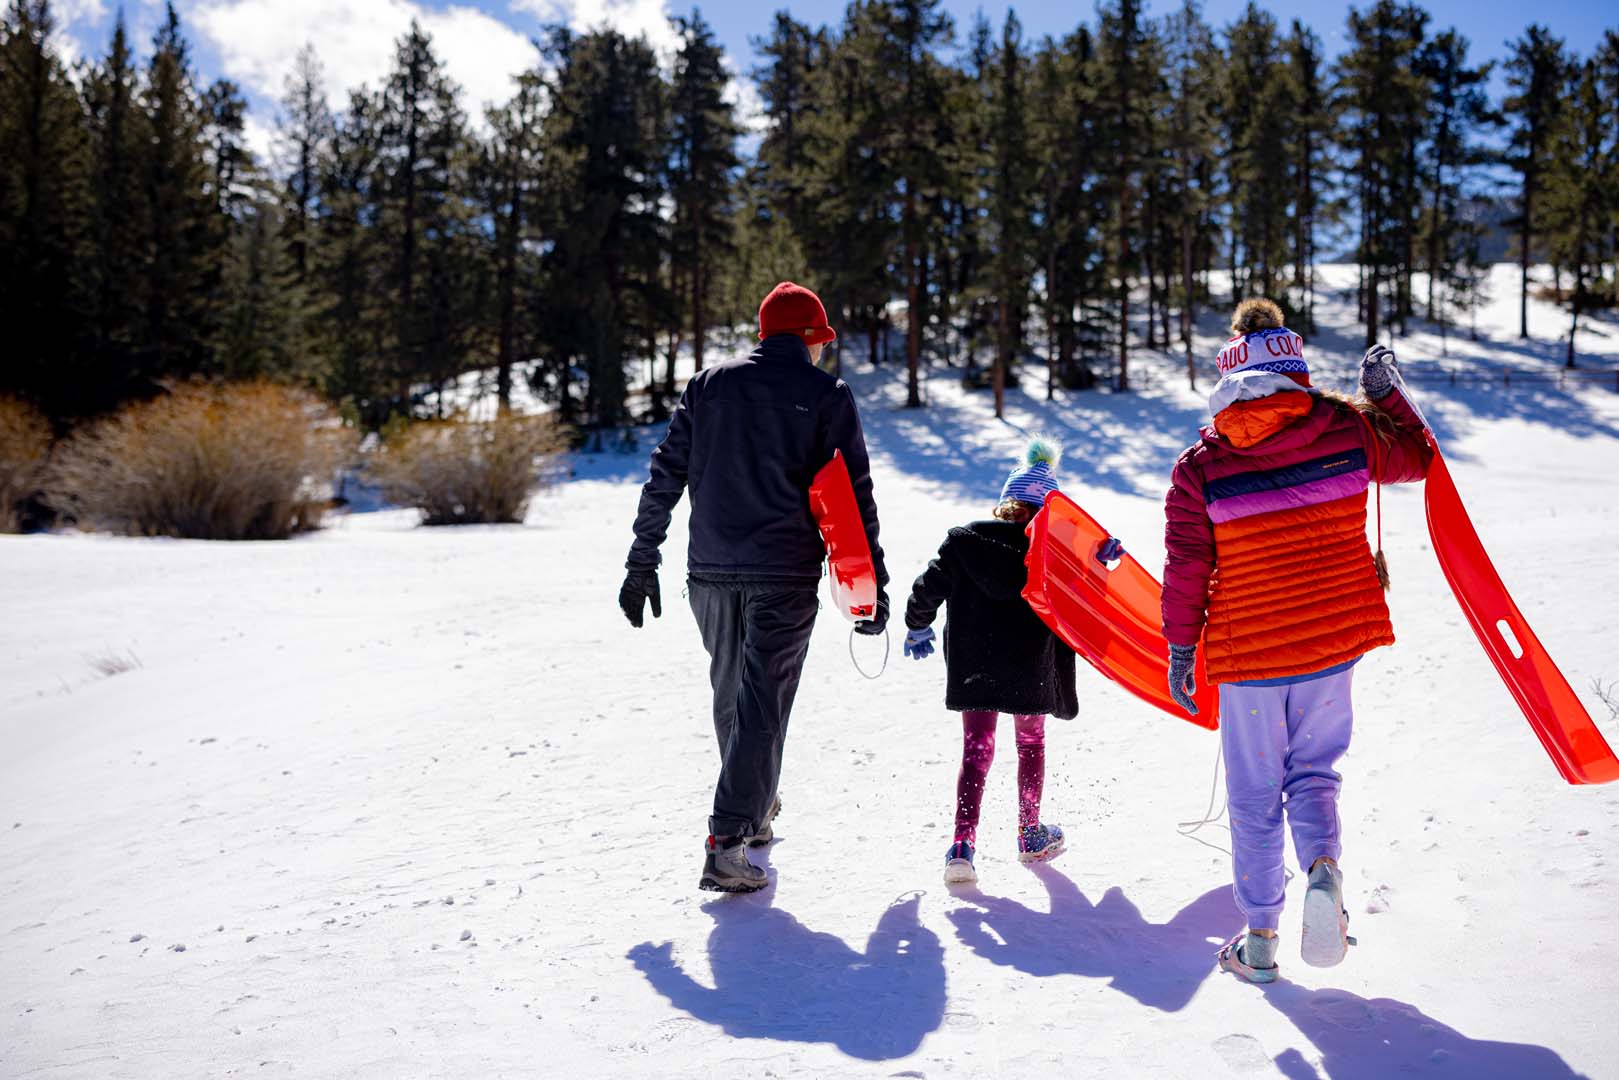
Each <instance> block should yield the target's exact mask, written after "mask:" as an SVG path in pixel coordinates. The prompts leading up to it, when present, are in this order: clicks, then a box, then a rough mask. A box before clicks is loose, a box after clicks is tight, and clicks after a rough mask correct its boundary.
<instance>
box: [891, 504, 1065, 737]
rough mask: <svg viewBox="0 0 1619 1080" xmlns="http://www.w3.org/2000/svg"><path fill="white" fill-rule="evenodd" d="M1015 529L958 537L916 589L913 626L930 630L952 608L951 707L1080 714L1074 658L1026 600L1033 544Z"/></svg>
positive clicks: (967, 530)
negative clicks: (942, 610) (1027, 560)
mask: <svg viewBox="0 0 1619 1080" xmlns="http://www.w3.org/2000/svg"><path fill="white" fill-rule="evenodd" d="M1023 530H1024V526H1022V525H1019V524H1016V523H1013V522H1010V521H975V522H973V523H972V524H970V525H966V526H962V527H959V528H955V529H951V530H950V532H949V534H948V535H946V536H945V539H944V543H943V544H942V545H940V547H939V554H938V556H937V557H936V558H934V560H933V561H932V562H930V563H928V568H927V569H926V570H924V571H923V572H922V576H921V577H919V578H917V579H916V583H915V584H914V585H912V586H911V597H910V601H909V602H908V603H907V604H906V605H905V625H906V627H907V628H909V629H912V630H920V629H921V628H923V627H924V626H930V625H932V623H933V620H934V617H935V616H936V615H937V614H938V611H939V605H941V604H943V605H944V606H945V626H944V634H943V639H944V659H945V665H946V667H947V674H946V678H945V697H944V707H945V708H947V709H954V710H956V711H958V712H964V711H967V710H973V709H984V710H991V711H994V712H1004V713H1024V714H1032V713H1045V714H1047V715H1050V716H1057V717H1061V718H1062V719H1064V720H1067V719H1071V718H1072V717H1074V716H1075V715H1076V714H1077V713H1078V712H1079V701H1078V697H1077V695H1076V693H1075V691H1074V653H1073V650H1071V649H1069V648H1068V646H1066V645H1064V644H1063V643H1062V642H1061V641H1059V640H1058V639H1057V637H1056V635H1055V634H1053V633H1052V632H1051V631H1050V630H1048V629H1047V628H1046V624H1045V623H1043V622H1041V621H1040V617H1039V616H1038V615H1036V614H1035V613H1034V610H1033V609H1032V608H1030V607H1029V605H1028V602H1027V601H1025V600H1024V599H1023V596H1022V592H1023V586H1024V583H1025V582H1026V581H1027V579H1028V572H1027V570H1025V568H1024V564H1023V560H1024V557H1025V556H1026V555H1027V554H1028V550H1029V539H1028V537H1027V536H1026V535H1025V534H1024V531H1023Z"/></svg>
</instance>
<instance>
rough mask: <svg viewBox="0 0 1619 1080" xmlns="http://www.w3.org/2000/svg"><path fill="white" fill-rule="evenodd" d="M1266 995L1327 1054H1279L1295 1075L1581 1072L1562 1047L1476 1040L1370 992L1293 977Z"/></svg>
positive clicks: (1375, 1077) (1502, 1077) (1547, 1079)
mask: <svg viewBox="0 0 1619 1080" xmlns="http://www.w3.org/2000/svg"><path fill="white" fill-rule="evenodd" d="M1263 992H1264V995H1265V1000H1266V1002H1267V1003H1268V1004H1270V1005H1271V1006H1272V1007H1273V1008H1275V1009H1276V1010H1278V1011H1279V1012H1281V1013H1282V1015H1283V1016H1286V1017H1287V1018H1288V1020H1290V1021H1291V1022H1292V1023H1293V1025H1294V1026H1295V1027H1297V1028H1298V1029H1299V1032H1300V1033H1301V1034H1303V1035H1304V1037H1305V1038H1307V1039H1309V1040H1310V1042H1311V1043H1313V1044H1314V1045H1315V1048H1316V1050H1317V1051H1319V1052H1320V1054H1321V1066H1320V1069H1319V1070H1318V1069H1317V1068H1316V1067H1315V1066H1312V1065H1311V1064H1310V1063H1309V1062H1308V1061H1307V1060H1306V1059H1305V1057H1304V1055H1303V1054H1302V1053H1300V1052H1299V1051H1298V1050H1297V1049H1288V1050H1285V1051H1283V1052H1282V1053H1281V1054H1279V1055H1277V1057H1276V1067H1277V1069H1278V1070H1279V1071H1280V1072H1281V1073H1282V1075H1283V1076H1286V1077H1288V1078H1289V1080H1315V1078H1317V1077H1319V1076H1320V1075H1321V1074H1322V1073H1325V1074H1326V1076H1327V1077H1329V1080H1382V1078H1383V1077H1388V1076H1406V1075H1411V1074H1416V1073H1421V1072H1425V1071H1427V1070H1433V1071H1435V1072H1439V1071H1443V1073H1444V1074H1445V1075H1446V1076H1457V1077H1461V1076H1465V1077H1467V1078H1468V1080H1516V1078H1519V1077H1527V1076H1533V1077H1536V1078H1537V1080H1557V1078H1559V1077H1577V1076H1580V1075H1581V1074H1579V1073H1576V1072H1575V1071H1574V1070H1573V1069H1571V1068H1569V1065H1568V1063H1567V1062H1566V1061H1564V1060H1563V1059H1562V1058H1561V1057H1560V1056H1559V1055H1558V1054H1557V1053H1555V1052H1554V1051H1552V1050H1550V1049H1548V1048H1546V1047H1544V1046H1534V1045H1531V1044H1529V1043H1510V1042H1492V1041H1490V1040H1488V1039H1470V1038H1468V1037H1467V1036H1466V1035H1463V1034H1462V1033H1461V1032H1459V1031H1457V1030H1456V1029H1455V1028H1450V1027H1446V1026H1445V1025H1444V1024H1441V1023H1440V1022H1439V1021H1437V1020H1435V1019H1433V1018H1432V1017H1430V1016H1428V1015H1426V1014H1425V1013H1423V1012H1422V1011H1421V1010H1420V1009H1418V1008H1416V1007H1415V1006H1412V1005H1407V1004H1406V1003H1405V1002H1403V1001H1394V1000H1392V999H1390V998H1372V999H1367V998H1363V997H1360V996H1359V995H1357V994H1351V993H1349V992H1348V991H1347V990H1307V989H1305V988H1304V987H1302V986H1297V985H1294V984H1293V983H1289V982H1287V981H1285V980H1284V981H1282V982H1277V983H1273V984H1272V985H1270V986H1268V987H1265V988H1264V990H1263Z"/></svg>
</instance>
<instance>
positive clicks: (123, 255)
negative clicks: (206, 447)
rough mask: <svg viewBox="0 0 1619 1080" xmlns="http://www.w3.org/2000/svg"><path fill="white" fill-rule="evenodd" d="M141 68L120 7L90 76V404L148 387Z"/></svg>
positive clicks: (108, 402) (105, 404) (93, 407)
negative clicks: (142, 357)
mask: <svg viewBox="0 0 1619 1080" xmlns="http://www.w3.org/2000/svg"><path fill="white" fill-rule="evenodd" d="M139 84H140V76H139V73H138V72H137V70H136V68H135V63H134V58H133V57H132V56H131V54H130V49H129V40H128V36H127V34H126V33H125V30H124V19H123V15H122V14H121V13H120V15H119V16H118V20H117V22H116V24H115V25H114V28H113V34H112V39H111V41H110V42H109V44H108V49H107V56H106V58H105V59H104V60H103V61H101V62H100V63H99V64H97V65H95V66H94V67H93V68H92V69H91V70H90V71H89V72H88V73H87V74H86V76H85V85H84V103H85V112H86V116H87V121H88V126H89V157H90V179H89V183H90V193H91V194H90V207H91V209H90V212H91V230H90V232H91V250H90V252H89V255H88V258H89V266H88V269H87V271H86V276H87V278H88V279H89V281H90V282H91V285H92V288H93V290H94V295H93V297H92V300H91V311H92V315H91V318H90V327H89V335H90V338H91V342H90V344H89V349H90V350H91V354H92V357H91V360H90V361H89V364H90V367H91V369H92V370H93V373H94V374H93V375H92V376H91V378H90V379H88V380H87V382H88V385H89V387H91V388H93V390H92V392H91V393H90V394H89V395H88V396H87V397H86V398H85V399H84V403H83V404H84V408H85V409H86V410H87V411H91V412H95V411H100V410H102V409H106V408H110V407H111V406H112V405H114V404H116V403H117V402H119V401H121V400H123V399H124V398H125V397H126V396H128V395H130V394H132V393H141V392H143V391H144V390H146V389H147V388H148V387H147V386H146V385H145V384H144V383H143V382H142V378H143V373H142V369H141V368H140V366H139V364H138V363H137V359H136V358H137V357H138V356H139V354H140V351H141V346H142V343H143V342H144V341H145V340H146V305H145V300H144V297H145V295H146V290H145V282H146V273H147V264H148V260H149V257H150V250H149V245H150V235H151V223H150V212H151V206H150V204H149V202H148V201H147V198H146V192H145V185H144V182H143V181H144V177H143V176H142V175H141V170H142V168H143V166H144V161H145V156H146V153H147V147H148V146H149V144H150V142H151V128H150V125H149V124H148V122H147V118H146V113H145V112H144V111H143V110H142V108H141V103H140V100H139V95H140V85H139Z"/></svg>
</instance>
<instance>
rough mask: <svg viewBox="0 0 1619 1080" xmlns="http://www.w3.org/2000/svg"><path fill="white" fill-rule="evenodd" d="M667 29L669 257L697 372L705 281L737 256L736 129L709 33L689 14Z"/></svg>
mask: <svg viewBox="0 0 1619 1080" xmlns="http://www.w3.org/2000/svg"><path fill="white" fill-rule="evenodd" d="M674 25H675V29H676V31H677V32H678V33H679V35H680V50H679V52H678V53H676V55H675V64H674V78H673V80H672V85H671V87H670V94H669V106H670V120H671V124H670V135H671V139H670V151H671V155H670V161H669V174H670V193H671V194H672V195H673V196H674V205H675V228H674V257H675V259H677V260H678V261H679V262H680V263H681V264H682V265H683V266H684V268H685V270H686V273H687V274H688V280H689V283H690V286H691V292H690V296H689V304H690V306H689V309H688V311H687V316H688V318H689V319H690V321H691V343H692V356H693V360H694V362H695V363H696V366H697V367H698V368H699V369H701V368H702V367H703V366H704V362H705V357H704V346H705V343H706V333H707V329H708V327H707V322H708V305H707V296H708V291H709V288H710V282H711V280H712V279H714V278H717V277H718V276H719V274H718V273H716V271H715V267H716V266H721V265H724V263H725V262H726V261H727V260H729V259H730V258H731V257H732V256H733V255H734V254H735V251H736V245H735V242H734V239H733V229H734V218H735V213H736V207H735V203H734V194H735V192H734V187H735V184H736V173H737V169H738V168H739V167H740V165H741V160H740V159H739V158H738V157H737V152H736V140H737V137H738V136H739V135H740V134H741V129H740V128H739V127H738V125H737V122H736V118H735V116H734V114H733V110H732V107H731V104H730V102H728V101H726V99H725V91H726V87H727V85H728V84H729V82H730V76H729V75H728V74H726V71H725V66H724V59H725V54H724V52H723V50H722V49H721V48H720V46H719V44H718V43H717V42H716V41H715V40H714V32H713V30H712V29H711V28H710V27H709V25H708V24H707V23H705V22H704V21H703V20H702V17H701V16H700V15H698V14H697V13H696V12H693V13H692V15H691V16H690V17H682V18H677V19H675V20H674Z"/></svg>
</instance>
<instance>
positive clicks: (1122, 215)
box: [1095, 0, 1159, 390]
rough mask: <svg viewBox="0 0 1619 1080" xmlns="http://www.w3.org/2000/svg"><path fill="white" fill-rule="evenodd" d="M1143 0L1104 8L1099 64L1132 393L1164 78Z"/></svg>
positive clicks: (1122, 371) (1125, 382)
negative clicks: (1141, 247)
mask: <svg viewBox="0 0 1619 1080" xmlns="http://www.w3.org/2000/svg"><path fill="white" fill-rule="evenodd" d="M1141 7H1142V5H1141V0H1111V2H1109V3H1105V4H1103V5H1102V6H1101V7H1100V9H1099V11H1100V18H1099V29H1098V31H1097V48H1096V62H1095V70H1096V77H1095V84H1096V102H1097V107H1098V112H1099V114H1100V115H1099V117H1098V124H1099V127H1100V138H1099V140H1098V142H1099V146H1098V149H1099V150H1100V152H1101V155H1102V160H1104V161H1106V162H1108V171H1107V174H1106V177H1105V180H1104V184H1105V187H1106V198H1107V200H1108V205H1109V209H1110V211H1111V213H1110V216H1111V221H1110V222H1109V225H1108V230H1107V231H1108V239H1109V243H1110V246H1111V248H1112V253H1111V259H1110V273H1111V274H1112V276H1113V279H1114V281H1113V284H1114V288H1115V289H1116V290H1117V301H1118V328H1117V333H1118V356H1119V371H1118V379H1117V383H1116V388H1117V389H1119V390H1128V389H1129V388H1130V287H1131V278H1132V275H1133V274H1134V272H1135V270H1136V266H1137V262H1138V258H1139V252H1138V249H1137V239H1138V236H1137V233H1138V229H1139V226H1138V224H1137V218H1138V212H1139V207H1138V205H1137V203H1138V200H1139V198H1140V184H1141V170H1142V157H1143V155H1144V154H1146V153H1147V152H1148V151H1149V150H1150V149H1151V142H1150V132H1151V129H1152V119H1151V108H1152V103H1153V102H1152V91H1153V89H1154V87H1155V86H1156V85H1157V82H1158V79H1159V75H1158V72H1157V70H1156V66H1157V65H1156V57H1155V55H1154V53H1153V50H1152V49H1151V42H1150V40H1149V34H1148V27H1147V25H1146V23H1145V22H1144V21H1143V19H1142V14H1141Z"/></svg>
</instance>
